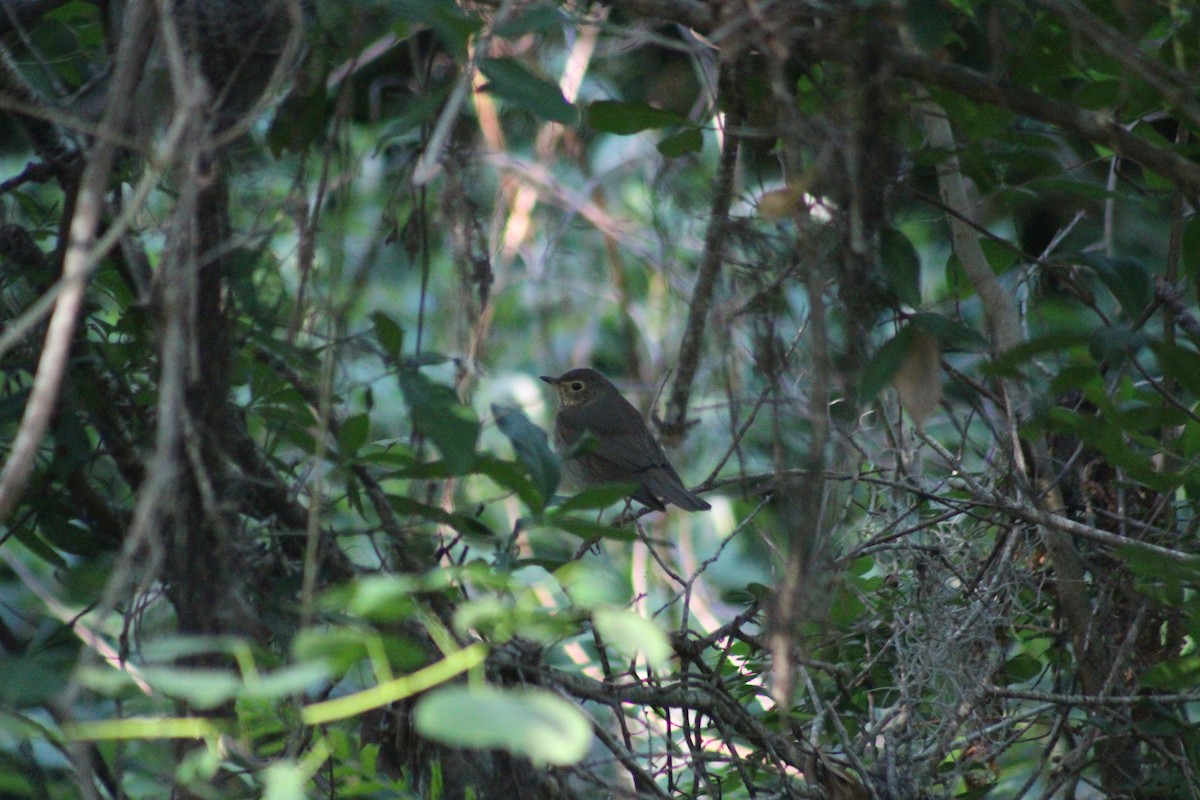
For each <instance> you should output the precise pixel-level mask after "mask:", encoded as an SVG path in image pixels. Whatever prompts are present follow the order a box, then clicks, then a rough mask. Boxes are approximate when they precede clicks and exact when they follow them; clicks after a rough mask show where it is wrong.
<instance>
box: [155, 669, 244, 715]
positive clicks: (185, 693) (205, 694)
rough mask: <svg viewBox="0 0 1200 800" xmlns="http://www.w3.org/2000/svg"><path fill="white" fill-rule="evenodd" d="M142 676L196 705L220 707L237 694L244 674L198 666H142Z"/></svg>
mask: <svg viewBox="0 0 1200 800" xmlns="http://www.w3.org/2000/svg"><path fill="white" fill-rule="evenodd" d="M142 677H144V678H145V679H146V681H147V682H148V683H149V684H150V685H151V686H153V687H154V688H155V689H157V690H158V691H160V692H162V693H163V694H165V695H167V696H168V697H173V698H175V699H176V700H183V701H185V702H187V703H188V704H190V705H192V706H193V707H195V708H198V709H201V710H204V709H210V708H216V707H217V706H219V705H221V704H222V703H226V702H228V701H230V700H232V699H233V698H234V697H236V696H237V693H238V690H239V689H241V688H242V678H241V676H240V675H238V674H237V673H235V672H232V671H230V670H221V669H200V668H196V667H156V666H147V667H143V668H142Z"/></svg>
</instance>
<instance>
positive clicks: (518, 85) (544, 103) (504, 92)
mask: <svg viewBox="0 0 1200 800" xmlns="http://www.w3.org/2000/svg"><path fill="white" fill-rule="evenodd" d="M479 71H480V72H482V73H483V74H484V76H485V77H486V78H487V80H488V82H487V90H488V91H489V92H494V93H495V94H497V95H499V96H500V97H502V98H504V99H505V100H507V101H508V102H510V103H512V104H513V105H515V106H517V107H519V108H523V109H525V110H526V111H529V112H530V113H532V114H534V115H535V116H538V117H541V118H542V119H548V120H551V121H553V122H561V123H562V124H564V125H571V124H573V123H574V122H575V107H574V106H573V105H571V104H570V103H568V102H567V101H566V98H564V97H563V93H562V90H561V89H559V88H558V85H557V84H553V83H551V82H550V81H548V80H546V79H545V78H540V77H538V76H537V75H534V74H533V73H532V72H530V71H529V70H527V69H526V68H525V67H524V66H522V65H521V64H519V63H518V62H516V61H514V60H513V59H511V58H484V59H480V61H479Z"/></svg>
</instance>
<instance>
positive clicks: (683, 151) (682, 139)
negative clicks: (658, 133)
mask: <svg viewBox="0 0 1200 800" xmlns="http://www.w3.org/2000/svg"><path fill="white" fill-rule="evenodd" d="M655 147H656V148H657V150H658V152H660V153H662V154H663V155H664V156H666V157H667V158H678V157H679V156H686V155H688V154H689V153H699V152H700V151H701V150H703V149H704V134H703V133H702V132H701V130H700V129H699V128H684V129H683V130H681V131H680V132H679V133H674V134H671V135H670V136H668V137H666V138H664V139H662V140H661V141H659V143H658V144H657V145H655Z"/></svg>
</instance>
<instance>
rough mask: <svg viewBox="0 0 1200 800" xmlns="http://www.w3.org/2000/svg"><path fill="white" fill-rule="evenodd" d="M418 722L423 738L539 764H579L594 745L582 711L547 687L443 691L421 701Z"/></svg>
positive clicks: (418, 709)
mask: <svg viewBox="0 0 1200 800" xmlns="http://www.w3.org/2000/svg"><path fill="white" fill-rule="evenodd" d="M413 720H414V722H415V724H416V727H417V730H418V731H419V732H420V733H421V735H423V736H427V737H429V738H430V739H433V740H435V741H438V742H442V743H443V744H447V745H451V746H453V747H466V748H473V749H478V750H496V749H499V750H506V751H508V752H510V753H513V754H515V755H519V756H525V757H527V758H529V759H530V760H532V761H533V762H534V763H537V764H556V765H560V766H561V765H567V764H575V763H577V762H579V761H580V760H582V759H583V757H584V756H585V755H587V752H588V748H589V747H590V746H591V743H592V728H591V723H590V722H588V718H587V717H586V716H584V714H583V712H582V711H580V710H579V709H578V708H577V707H575V706H574V705H572V704H571V703H568V702H567V701H566V700H564V699H562V698H561V697H559V696H558V695H556V694H554V693H552V692H549V691H546V690H544V689H527V690H520V691H509V690H501V689H495V688H492V687H476V688H470V687H466V686H449V687H443V688H440V689H436V690H434V691H432V692H429V693H428V694H426V695H425V696H423V697H422V698H421V699H420V700H419V701H418V702H417V707H416V709H415V711H414V712H413Z"/></svg>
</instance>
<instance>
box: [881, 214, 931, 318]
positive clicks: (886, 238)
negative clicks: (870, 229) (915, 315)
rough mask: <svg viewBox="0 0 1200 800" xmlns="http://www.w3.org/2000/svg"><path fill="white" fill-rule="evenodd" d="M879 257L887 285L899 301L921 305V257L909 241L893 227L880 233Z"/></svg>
mask: <svg viewBox="0 0 1200 800" xmlns="http://www.w3.org/2000/svg"><path fill="white" fill-rule="evenodd" d="M879 259H880V261H881V262H882V264H883V274H884V277H885V278H886V279H887V282H888V285H889V286H891V287H892V291H893V292H895V293H896V297H898V298H900V301H901V302H903V303H906V304H907V305H909V306H912V307H913V308H917V307H919V306H920V305H921V257H920V256H918V255H917V248H915V247H913V244H912V242H911V241H909V239H908V237H907V236H905V235H904V234H903V233H901V232H900V231H898V230H896V229H895V228H884V229H883V232H882V233H881V234H880V241H879Z"/></svg>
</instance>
